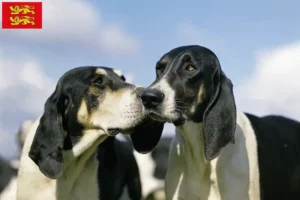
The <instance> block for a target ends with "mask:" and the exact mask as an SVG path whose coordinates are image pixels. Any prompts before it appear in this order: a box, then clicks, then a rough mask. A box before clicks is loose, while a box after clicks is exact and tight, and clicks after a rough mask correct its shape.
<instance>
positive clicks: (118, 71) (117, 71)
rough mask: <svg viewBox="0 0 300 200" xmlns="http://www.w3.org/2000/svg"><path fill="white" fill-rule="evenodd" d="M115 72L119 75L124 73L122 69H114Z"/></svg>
mask: <svg viewBox="0 0 300 200" xmlns="http://www.w3.org/2000/svg"><path fill="white" fill-rule="evenodd" d="M113 72H114V73H115V74H117V75H118V76H120V77H121V76H122V75H123V73H122V72H121V71H120V70H118V69H114V70H113Z"/></svg>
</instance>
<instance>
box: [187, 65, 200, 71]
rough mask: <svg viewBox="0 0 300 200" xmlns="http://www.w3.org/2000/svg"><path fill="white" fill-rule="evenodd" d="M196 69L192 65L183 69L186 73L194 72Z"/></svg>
mask: <svg viewBox="0 0 300 200" xmlns="http://www.w3.org/2000/svg"><path fill="white" fill-rule="evenodd" d="M196 69H197V68H196V67H194V66H193V65H189V66H187V67H186V68H185V70H187V71H195V70H196Z"/></svg>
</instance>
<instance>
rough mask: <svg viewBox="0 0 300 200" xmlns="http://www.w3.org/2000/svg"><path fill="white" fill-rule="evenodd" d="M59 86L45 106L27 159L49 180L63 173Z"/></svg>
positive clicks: (61, 104)
mask: <svg viewBox="0 0 300 200" xmlns="http://www.w3.org/2000/svg"><path fill="white" fill-rule="evenodd" d="M61 98H62V97H61V95H60V88H59V85H58V86H57V87H56V90H55V91H54V93H53V94H52V95H51V96H50V97H49V98H48V100H47V101H46V104H45V108H44V113H43V115H42V117H41V119H40V123H39V126H38V127H37V130H36V133H35V136H34V139H33V142H32V144H31V147H30V151H29V157H30V158H31V159H32V160H33V161H34V162H35V163H36V164H37V165H38V166H39V168H40V170H41V172H42V173H43V174H44V175H46V176H47V177H49V178H52V179H56V178H58V177H60V176H61V175H62V173H63V168H64V165H63V152H62V151H63V147H64V138H65V137H64V130H63V122H62V120H63V119H62V118H63V116H62V115H63V114H62V113H63V112H64V111H63V110H64V109H63V106H64V105H63V104H64V102H62V99H61Z"/></svg>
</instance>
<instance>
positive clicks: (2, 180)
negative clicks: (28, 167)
mask: <svg viewBox="0 0 300 200" xmlns="http://www.w3.org/2000/svg"><path fill="white" fill-rule="evenodd" d="M16 177H17V169H16V168H14V166H13V165H12V164H11V163H10V162H8V161H7V160H6V159H4V158H3V157H2V156H0V200H14V199H16V185H17V181H16Z"/></svg>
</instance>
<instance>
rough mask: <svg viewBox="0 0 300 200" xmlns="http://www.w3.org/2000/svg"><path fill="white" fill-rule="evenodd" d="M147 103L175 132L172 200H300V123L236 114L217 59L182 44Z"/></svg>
mask: <svg viewBox="0 0 300 200" xmlns="http://www.w3.org/2000/svg"><path fill="white" fill-rule="evenodd" d="M156 73H157V78H156V80H155V81H154V82H153V83H152V85H150V86H149V87H148V89H146V90H145V91H144V92H143V93H142V95H141V98H142V100H143V104H144V106H145V108H146V109H147V111H148V113H149V114H150V115H151V117H152V118H153V119H155V120H157V121H160V122H165V121H168V122H172V123H174V125H175V126H177V127H176V136H175V137H174V139H173V141H172V144H171V149H170V156H169V165H168V172H167V175H166V189H165V191H166V197H167V199H168V200H170V199H173V200H175V199H176V200H178V199H180V200H196V199H197V200H199V199H201V200H258V199H262V200H298V199H300V123H299V122H297V121H294V120H291V119H287V118H285V117H281V116H266V117H257V116H254V115H251V114H245V113H242V112H240V111H237V110H236V105H235V99H234V95H233V85H232V83H231V81H230V79H228V78H227V77H226V75H225V74H224V72H223V71H222V69H221V66H220V63H219V60H218V58H217V56H216V55H215V54H214V53H213V52H212V51H210V50H209V49H207V48H204V47H201V46H182V47H178V48H175V49H173V50H171V51H170V52H168V53H166V54H165V55H163V56H162V58H161V59H160V60H159V61H158V62H157V65H156Z"/></svg>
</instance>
